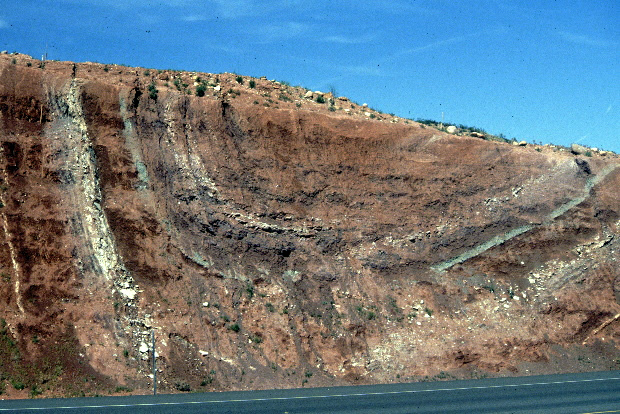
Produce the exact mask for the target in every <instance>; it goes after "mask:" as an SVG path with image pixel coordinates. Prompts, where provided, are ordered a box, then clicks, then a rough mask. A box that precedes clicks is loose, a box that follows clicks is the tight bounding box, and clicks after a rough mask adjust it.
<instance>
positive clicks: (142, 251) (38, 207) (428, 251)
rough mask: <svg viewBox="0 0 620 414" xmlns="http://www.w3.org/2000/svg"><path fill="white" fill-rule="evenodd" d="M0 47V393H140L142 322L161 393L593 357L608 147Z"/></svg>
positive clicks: (613, 165) (227, 77) (611, 288)
mask: <svg viewBox="0 0 620 414" xmlns="http://www.w3.org/2000/svg"><path fill="white" fill-rule="evenodd" d="M11 58H12V56H0V180H1V183H0V184H1V186H0V203H1V205H2V207H1V208H0V227H1V229H0V230H1V231H0V246H1V247H0V273H1V275H2V278H1V280H0V298H2V306H1V307H0V317H1V318H2V320H3V321H4V322H3V324H2V327H1V330H0V361H2V362H0V370H1V371H2V376H0V378H4V379H3V380H2V388H0V389H3V391H4V392H5V393H7V394H8V395H9V396H12V397H15V396H17V397H19V396H21V397H25V396H27V395H28V394H27V392H31V393H34V394H37V393H38V392H43V393H44V394H43V395H45V396H51V395H66V394H69V395H79V394H80V393H81V392H86V393H90V394H92V393H101V392H110V391H114V390H115V389H116V390H117V391H118V390H122V389H124V388H117V387H130V388H132V389H137V390H141V389H146V388H148V387H149V386H150V382H151V380H150V378H149V377H148V374H149V373H150V371H149V369H150V365H149V364H150V360H149V358H150V356H149V349H148V344H150V334H151V330H152V329H155V331H156V339H157V363H158V367H159V368H160V369H161V371H160V372H159V373H158V379H159V380H160V384H159V389H160V390H163V391H168V392H173V391H175V390H187V389H188V387H189V389H192V390H228V389H251V388H268V387H293V386H302V385H306V386H318V385H335V384H357V383H373V382H391V381H409V380H416V379H420V378H424V377H425V376H430V377H432V376H436V375H438V377H436V378H442V377H446V376H447V375H450V376H457V377H470V376H479V375H489V374H491V375H512V374H514V373H520V374H527V373H530V372H557V371H563V370H585V369H607V368H611V367H615V366H616V362H617V361H616V358H617V353H618V349H617V343H618V341H619V340H620V324H619V322H618V318H617V315H618V314H619V313H620V300H619V299H618V298H619V297H620V294H619V293H618V291H619V288H618V286H620V282H619V280H620V274H619V272H618V267H619V266H618V258H619V254H618V252H619V249H620V198H619V193H618V188H620V167H619V166H620V159H619V157H618V156H617V155H615V154H607V156H605V157H599V156H597V155H596V154H595V155H594V156H592V157H586V158H587V160H584V159H581V158H576V157H575V156H574V155H572V154H570V153H568V152H560V151H556V150H554V149H552V148H545V149H544V150H542V151H541V152H538V151H535V149H534V148H530V147H529V146H528V147H519V146H513V145H509V144H504V143H497V142H489V141H485V140H481V139H479V138H478V139H477V138H470V137H456V136H453V135H448V134H445V133H443V132H440V131H438V130H435V129H432V128H421V127H420V126H419V125H418V124H417V123H414V122H410V121H406V120H400V119H399V120H397V122H394V120H393V117H391V116H389V117H388V116H383V115H382V114H378V113H377V117H376V118H375V119H367V117H366V116H365V115H364V113H365V112H367V108H366V107H363V106H358V105H356V104H353V103H351V104H350V107H349V103H347V108H346V110H347V111H346V112H345V110H344V109H342V110H337V111H332V112H330V111H329V110H328V105H325V104H319V103H316V102H313V101H309V100H307V99H303V98H304V97H305V96H307V93H308V91H306V90H305V89H300V88H292V87H289V86H287V85H284V84H282V85H278V88H277V89H274V88H273V83H272V82H269V81H267V80H266V79H262V78H261V79H256V80H255V87H254V88H250V87H246V86H242V85H240V84H238V83H237V82H236V81H235V75H233V74H220V75H210V74H191V73H175V72H172V71H162V73H158V72H157V71H152V70H151V71H144V70H143V69H136V68H126V67H120V66H114V65H111V66H104V65H100V64H94V63H93V64H77V66H76V71H75V77H73V70H72V64H71V63H63V62H46V65H45V66H44V68H40V67H39V62H38V61H34V60H32V59H31V58H29V57H25V56H24V55H20V56H18V59H17V63H16V64H13V63H11ZM28 62H32V63H31V66H27V63H28ZM162 74H165V75H166V76H162ZM166 79H173V80H174V82H170V83H169V82H165V80H166ZM194 82H196V83H198V84H199V86H201V85H205V88H206V93H205V96H203V97H198V96H193V95H192V96H190V95H188V91H189V92H193V90H192V89H188V88H189V87H188V86H187V85H193V83H194ZM247 83H248V82H245V84H246V85H247ZM150 85H152V86H150ZM199 86H196V87H199ZM153 88H155V89H157V92H154V91H153ZM192 88H193V87H192ZM301 101H303V104H301ZM614 318H615V319H614ZM584 361H585V362H584ZM442 372H444V373H448V374H440V373H442ZM17 381H20V382H21V384H23V385H24V387H25V389H24V390H22V391H19V390H17V389H16V388H20V387H19V386H18V387H15V386H14V385H10V384H11V383H13V384H15V383H17ZM85 381H87V384H88V385H86V386H85V383H86V382H85Z"/></svg>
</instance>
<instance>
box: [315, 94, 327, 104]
mask: <svg viewBox="0 0 620 414" xmlns="http://www.w3.org/2000/svg"><path fill="white" fill-rule="evenodd" d="M316 102H317V103H320V104H324V103H325V98H324V97H323V95H319V96H317V97H316Z"/></svg>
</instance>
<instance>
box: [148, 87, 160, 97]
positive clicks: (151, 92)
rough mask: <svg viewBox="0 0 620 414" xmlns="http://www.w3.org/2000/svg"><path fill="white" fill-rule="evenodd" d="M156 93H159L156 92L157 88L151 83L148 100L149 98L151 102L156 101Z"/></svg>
mask: <svg viewBox="0 0 620 414" xmlns="http://www.w3.org/2000/svg"><path fill="white" fill-rule="evenodd" d="M158 93H159V91H158V90H157V87H156V86H155V83H151V84H150V85H149V98H151V99H152V100H154V101H156V100H157V94H158Z"/></svg>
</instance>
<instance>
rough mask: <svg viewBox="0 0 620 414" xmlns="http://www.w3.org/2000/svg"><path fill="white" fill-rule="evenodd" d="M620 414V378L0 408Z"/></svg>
mask: <svg viewBox="0 0 620 414" xmlns="http://www.w3.org/2000/svg"><path fill="white" fill-rule="evenodd" d="M4 412H6V413H33V412H42V413H99V412H105V413H106V414H108V413H109V414H114V413H132V414H133V413H148V414H156V413H172V414H174V413H209V414H213V413H218V414H220V413H259V414H261V413H270V414H271V413H280V414H284V413H288V414H294V413H295V414H296V413H339V414H349V413H350V414H353V413H356V414H361V413H373V414H374V413H388V414H395V413H415V414H420V413H558V414H560V413H561V414H570V413H579V414H585V413H587V414H603V413H606V414H608V413H620V371H605V372H594V373H583V374H563V375H545V376H532V377H517V378H496V379H483V380H471V381H441V382H426V383H410V384H388V385H373V386H358V387H333V388H307V389H292V390H270V391H243V392H218V393H200V394H197V393H189V394H174V395H165V394H162V395H156V396H153V395H144V396H129V397H98V398H70V399H39V400H12V401H0V414H1V413H4Z"/></svg>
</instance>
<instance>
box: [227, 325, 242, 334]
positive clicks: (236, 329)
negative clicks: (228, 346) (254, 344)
mask: <svg viewBox="0 0 620 414" xmlns="http://www.w3.org/2000/svg"><path fill="white" fill-rule="evenodd" d="M228 329H230V330H231V331H233V332H239V331H240V330H241V327H240V326H239V324H238V323H233V324H232V325H230V326H229V327H228Z"/></svg>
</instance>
